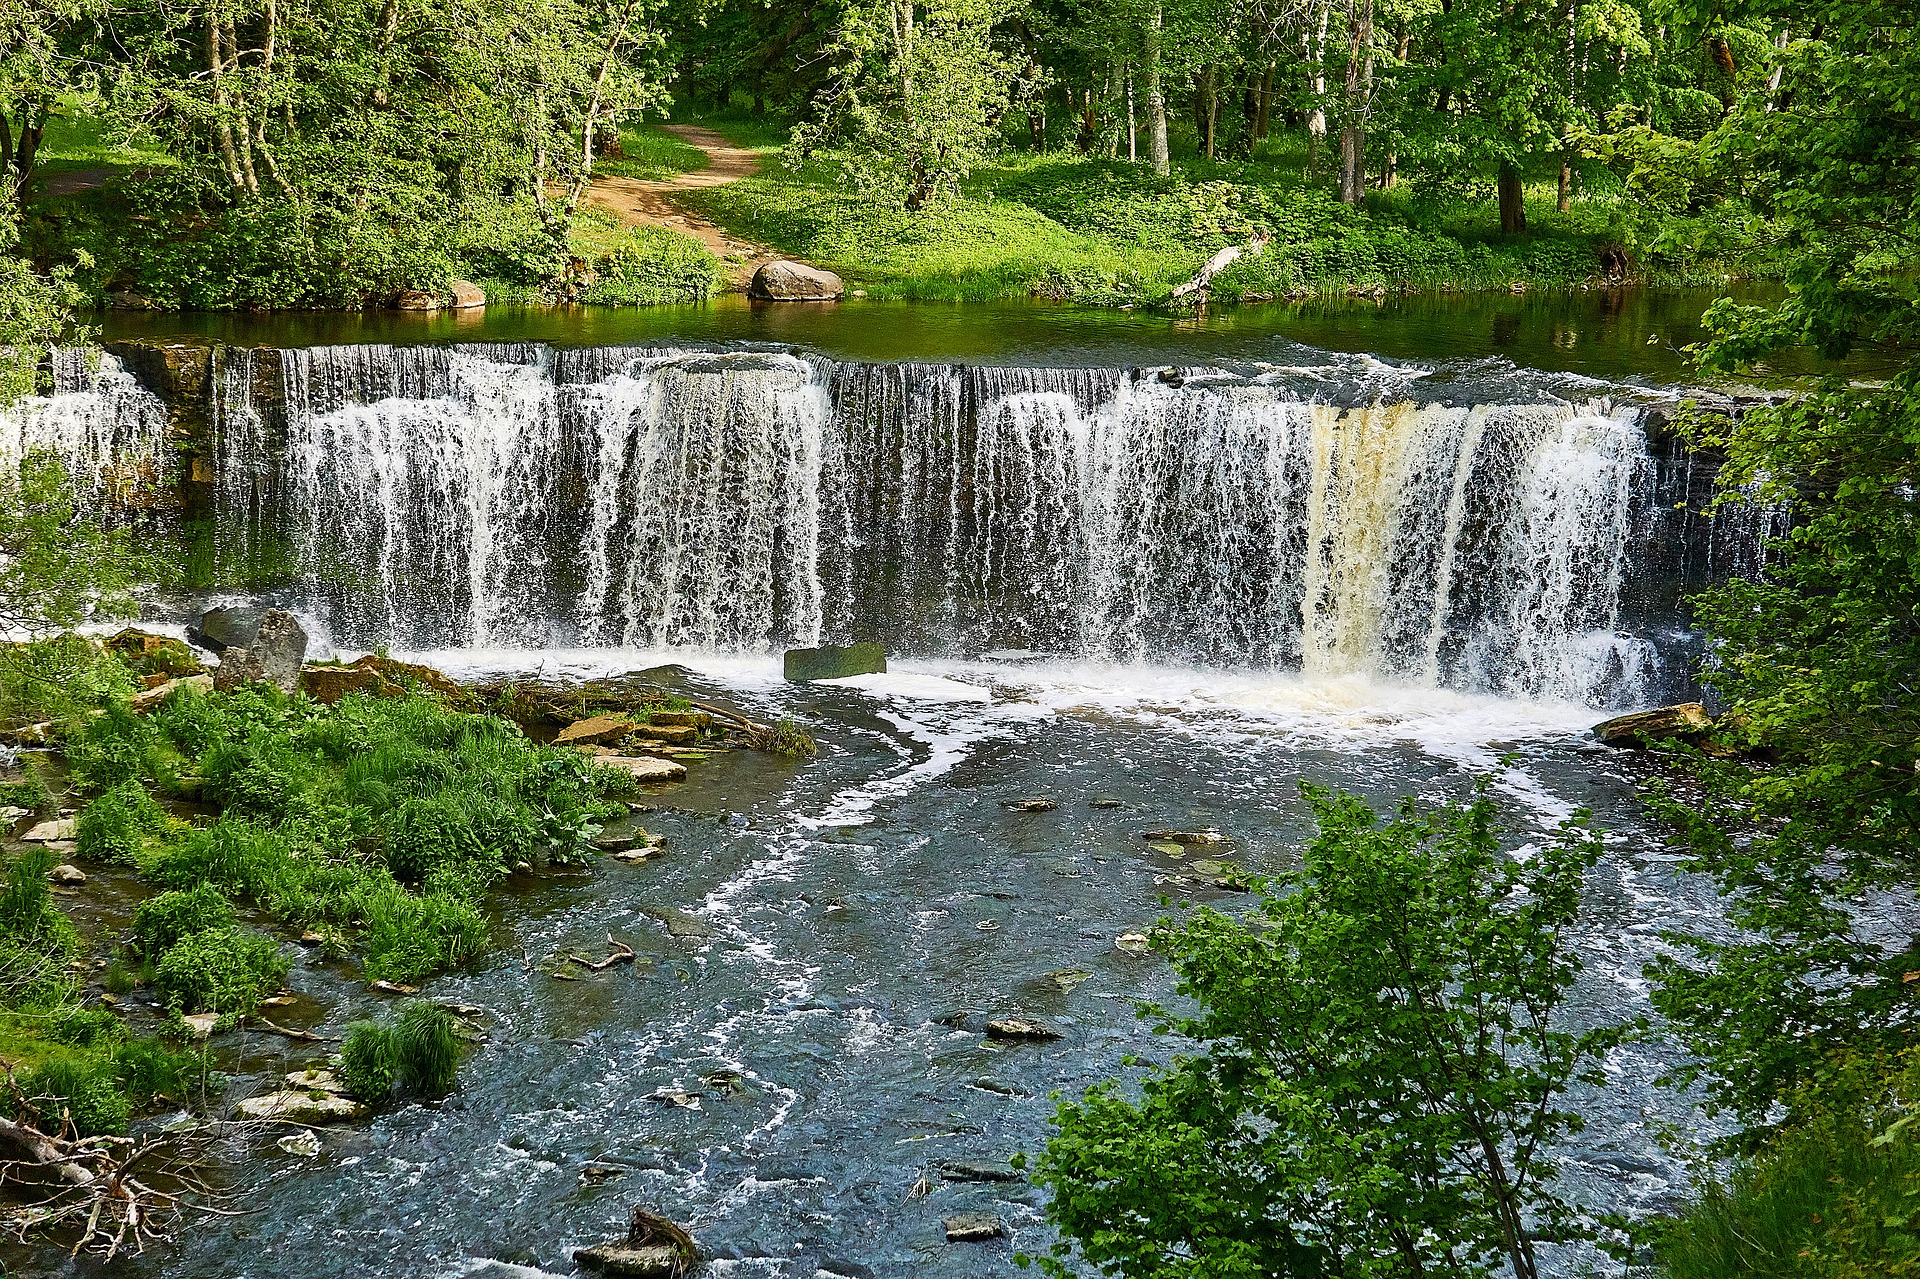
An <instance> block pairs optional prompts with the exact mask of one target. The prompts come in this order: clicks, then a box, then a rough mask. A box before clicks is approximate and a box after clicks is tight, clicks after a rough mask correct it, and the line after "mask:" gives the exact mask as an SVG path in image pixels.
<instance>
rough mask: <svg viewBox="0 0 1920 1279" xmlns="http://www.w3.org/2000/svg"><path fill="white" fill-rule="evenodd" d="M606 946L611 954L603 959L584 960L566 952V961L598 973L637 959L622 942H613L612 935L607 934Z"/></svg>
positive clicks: (631, 950)
mask: <svg viewBox="0 0 1920 1279" xmlns="http://www.w3.org/2000/svg"><path fill="white" fill-rule="evenodd" d="M607 945H608V947H609V948H610V949H611V953H610V954H609V955H608V956H607V957H606V958H605V959H601V960H592V959H585V958H582V957H581V956H579V955H576V954H573V953H572V952H571V951H569V952H568V954H567V959H568V960H569V961H571V962H572V963H576V964H578V965H580V966H581V967H582V968H586V969H590V970H592V971H593V972H596V973H598V972H604V971H606V970H607V969H609V968H611V967H613V966H614V965H615V964H631V963H633V962H634V960H635V959H636V958H637V956H636V955H635V954H634V951H633V947H631V946H629V945H627V944H626V943H625V942H623V941H615V940H614V939H613V934H612V933H608V934H607ZM557 975H558V974H556V976H557Z"/></svg>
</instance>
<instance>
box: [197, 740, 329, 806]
mask: <svg viewBox="0 0 1920 1279" xmlns="http://www.w3.org/2000/svg"><path fill="white" fill-rule="evenodd" d="M201 770H202V771H203V772H204V773H205V775H206V779H207V787H206V795H207V798H208V799H211V800H213V801H214V802H215V803H217V804H219V805H220V806H221V808H223V809H224V810H226V811H227V812H230V813H236V814H241V815H247V816H259V817H268V818H280V817H285V816H286V815H287V813H288V811H289V805H290V804H291V802H292V799H293V796H294V793H295V792H296V791H297V790H298V789H299V786H300V774H301V773H302V772H304V771H308V769H305V768H303V767H302V761H301V760H300V759H299V758H298V757H297V756H296V755H295V753H294V751H293V749H292V744H291V742H289V741H288V739H287V737H286V735H285V734H284V733H280V732H275V731H274V730H273V729H270V728H268V729H261V728H256V729H254V730H253V731H252V732H251V733H249V734H248V735H247V737H246V740H244V741H241V742H232V741H222V742H220V743H218V744H216V745H215V746H214V747H213V749H211V750H209V751H208V752H207V753H206V755H205V756H204V757H203V758H202V759H201Z"/></svg>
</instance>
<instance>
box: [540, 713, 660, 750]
mask: <svg viewBox="0 0 1920 1279" xmlns="http://www.w3.org/2000/svg"><path fill="white" fill-rule="evenodd" d="M637 727H639V725H637V724H635V723H634V722H633V721H632V720H630V719H628V718H627V717H626V716H625V715H593V716H590V717H588V718H586V719H582V720H575V721H574V722H573V723H571V724H569V725H567V726H566V727H565V728H563V729H561V730H560V731H559V732H558V733H556V734H554V738H553V744H554V745H555V746H576V745H577V746H598V745H603V744H605V743H607V742H617V741H619V740H620V739H621V738H623V737H625V736H627V735H628V734H629V733H631V732H633V730H634V729H635V728H637Z"/></svg>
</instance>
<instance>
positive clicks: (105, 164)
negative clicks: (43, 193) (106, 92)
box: [35, 99, 177, 178]
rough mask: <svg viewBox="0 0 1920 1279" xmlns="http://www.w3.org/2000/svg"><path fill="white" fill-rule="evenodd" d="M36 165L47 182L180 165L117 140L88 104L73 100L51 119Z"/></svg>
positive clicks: (163, 154) (136, 144) (56, 110)
mask: <svg viewBox="0 0 1920 1279" xmlns="http://www.w3.org/2000/svg"><path fill="white" fill-rule="evenodd" d="M35 163H36V167H37V168H38V170H39V172H40V175H41V176H42V177H43V178H44V177H52V176H54V175H56V174H61V173H72V172H75V171H76V170H81V169H111V170H114V171H115V172H116V173H118V174H124V173H126V172H129V171H131V170H134V169H152V168H167V167H171V166H173V165H174V164H176V163H177V161H175V160H174V159H173V157H172V156H170V155H168V154H167V153H166V152H164V151H161V150H158V149H157V148H154V147H150V146H145V145H142V144H140V143H139V142H137V141H130V140H128V139H125V138H119V137H114V136H113V135H111V134H110V133H109V132H108V131H107V130H106V128H105V127H104V126H103V125H102V124H101V122H100V120H99V118H98V117H97V116H96V115H94V114H93V112H92V108H91V106H90V105H89V104H88V103H87V102H85V101H84V100H80V99H69V100H67V101H64V102H61V103H60V104H59V105H57V106H56V107H55V108H54V109H53V111H52V113H51V114H49V115H48V117H47V125H46V131H45V132H44V133H43V134H42V135H41V138H40V150H39V152H38V155H37V158H36V162H35Z"/></svg>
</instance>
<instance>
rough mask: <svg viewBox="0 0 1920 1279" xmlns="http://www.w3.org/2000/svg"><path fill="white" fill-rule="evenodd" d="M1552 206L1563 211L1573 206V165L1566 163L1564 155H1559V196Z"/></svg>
mask: <svg viewBox="0 0 1920 1279" xmlns="http://www.w3.org/2000/svg"><path fill="white" fill-rule="evenodd" d="M1554 207H1555V208H1556V209H1559V210H1560V212H1562V213H1565V212H1567V211H1568V210H1570V209H1572V208H1573V166H1572V165H1571V164H1568V163H1567V158H1566V157H1565V156H1561V157H1560V198H1559V199H1558V200H1556V201H1555V202H1554Z"/></svg>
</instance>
